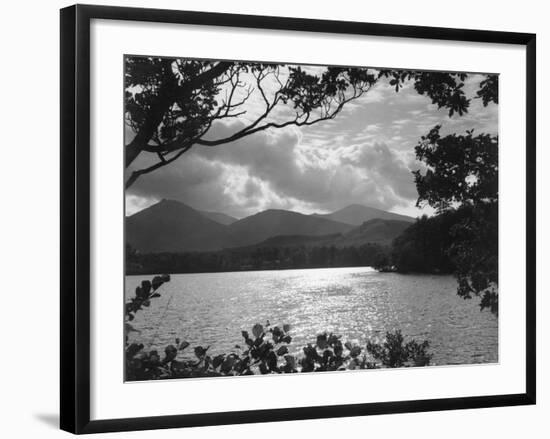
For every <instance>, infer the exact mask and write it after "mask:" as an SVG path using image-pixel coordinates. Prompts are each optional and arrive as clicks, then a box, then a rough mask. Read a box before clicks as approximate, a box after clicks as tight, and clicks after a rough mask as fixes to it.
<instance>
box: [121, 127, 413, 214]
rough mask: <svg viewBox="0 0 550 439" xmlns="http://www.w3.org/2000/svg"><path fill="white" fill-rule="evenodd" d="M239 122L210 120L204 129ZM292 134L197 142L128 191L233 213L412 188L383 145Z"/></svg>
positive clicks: (396, 197) (398, 201)
mask: <svg viewBox="0 0 550 439" xmlns="http://www.w3.org/2000/svg"><path fill="white" fill-rule="evenodd" d="M241 126H242V125H241V124H239V123H235V124H233V125H232V126H223V125H218V126H216V127H214V129H213V130H212V131H213V132H212V133H211V135H210V137H211V138H218V137H220V138H221V137H224V136H226V135H227V134H229V133H231V132H235V131H236V130H238V129H239V128H240V127H241ZM300 141H301V138H300V134H299V132H298V131H297V130H293V129H288V130H279V131H277V130H275V131H272V132H267V131H266V132H261V133H258V134H255V135H253V136H249V137H245V138H243V139H241V140H239V141H237V142H234V143H232V144H226V145H222V146H218V147H200V146H197V147H195V148H194V149H192V150H191V151H189V152H188V153H186V154H185V155H184V156H182V158H181V159H180V160H178V161H176V162H175V163H174V164H171V165H169V166H167V167H166V168H164V169H163V170H162V172H155V173H152V174H149V175H146V176H144V177H142V178H141V179H140V180H138V182H137V183H136V184H135V185H134V186H133V187H132V188H131V189H130V191H129V193H130V194H131V195H135V196H139V197H142V198H148V199H151V200H158V199H160V198H174V199H178V200H181V201H184V202H186V203H188V204H190V205H191V206H193V207H196V208H199V209H204V210H218V211H223V212H227V213H229V214H231V215H235V216H238V217H241V216H246V215H248V214H250V213H254V212H255V211H257V210H262V209H265V208H286V209H293V208H296V209H297V210H309V211H326V210H335V209H339V208H341V207H344V206H346V205H348V204H352V203H362V204H367V205H371V206H374V207H379V208H384V209H390V208H392V207H394V206H396V205H403V204H404V203H405V200H404V199H410V198H413V197H414V196H415V195H416V192H415V189H414V184H413V182H412V175H411V173H410V170H409V169H408V168H406V167H405V165H404V164H403V163H402V162H401V161H400V159H399V157H398V156H397V155H396V154H395V153H392V152H391V151H390V150H389V148H388V147H387V146H385V145H382V144H375V145H354V146H352V147H335V148H329V149H320V148H318V147H317V146H316V145H315V144H312V145H309V146H308V145H305V146H304V145H301V144H300ZM142 160H143V159H142ZM137 165H139V163H137V164H136V166H137ZM143 165H144V163H143V162H142V163H141V164H140V166H143Z"/></svg>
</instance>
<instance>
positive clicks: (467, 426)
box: [0, 0, 550, 439]
mask: <svg viewBox="0 0 550 439" xmlns="http://www.w3.org/2000/svg"><path fill="white" fill-rule="evenodd" d="M88 3H99V4H112V5H120V6H142V7H159V8H160V7H162V8H172V9H188V10H205V11H217V12H231V13H243V14H263V15H282V16H285V15H286V16H300V17H308V18H320V19H337V20H358V21H371V22H382V23H396V24H415V25H430V26H445V27H466V28H483V29H490V30H508V31H519V32H535V33H537V38H538V53H537V56H538V72H537V74H538V77H539V83H538V93H537V97H538V110H537V111H538V118H537V119H538V125H539V130H538V166H537V167H538V206H539V208H538V215H537V216H538V224H539V226H538V245H539V250H538V264H537V265H538V272H539V276H538V323H539V324H538V343H537V344H538V352H539V361H538V371H539V373H538V393H539V397H538V401H539V402H538V404H537V406H535V407H533V406H530V407H509V408H494V409H483V410H465V411H454V412H437V413H422V414H405V415H386V416H371V417H362V418H346V419H324V420H315V421H301V422H284V423H276V424H270V425H265V424H256V425H241V426H223V427H208V428H199V429H187V430H185V431H182V430H168V431H161V432H158V431H157V432H137V433H125V434H124V436H129V437H130V436H131V437H144V438H145V437H151V438H152V437H155V438H157V437H158V438H170V437H181V435H182V434H185V435H186V437H189V438H214V437H219V436H220V435H222V436H223V437H253V436H258V437H259V436H261V437H262V438H275V437H281V436H292V437H301V436H303V437H312V436H315V437H317V438H325V437H326V438H328V437H342V436H346V437H348V436H353V435H357V437H367V436H372V437H388V438H398V437H407V438H411V439H412V438H423V439H425V438H445V439H451V438H461V439H463V438H464V437H469V438H477V437H483V438H485V437H500V438H515V437H524V436H527V437H545V434H548V430H549V428H548V424H547V422H545V421H546V419H545V417H544V415H545V414H546V415H548V414H550V380H549V379H548V375H547V374H545V373H544V372H545V369H546V370H548V367H549V366H548V365H549V354H550V350H549V343H548V339H549V335H550V334H549V331H550V324H549V323H548V321H547V320H545V319H544V317H545V314H547V313H548V312H550V306H549V303H550V302H549V301H548V300H547V299H546V298H545V294H544V293H545V290H546V289H548V286H549V283H550V277H549V275H548V274H547V273H548V269H547V266H548V264H549V263H550V254H549V252H548V251H547V250H543V249H544V248H548V247H549V246H550V234H549V232H548V231H547V230H546V228H545V227H544V225H545V224H546V223H547V221H548V218H549V216H550V208H549V207H548V204H547V203H545V201H546V199H547V197H548V194H549V192H550V173H548V172H546V168H547V166H548V165H549V164H550V153H549V152H548V150H545V149H544V148H543V147H542V146H543V145H545V144H547V143H548V131H546V126H545V125H544V123H543V122H544V121H546V120H547V119H548V116H549V114H548V111H547V110H546V108H545V105H544V103H545V101H546V100H547V99H550V89H549V87H548V84H547V83H545V82H543V78H544V77H545V76H547V75H548V70H549V67H550V66H549V62H550V57H549V56H548V53H549V48H550V28H548V26H547V20H548V17H549V16H550V15H549V14H548V12H549V10H550V8H546V7H545V5H544V2H541V1H535V0H524V1H522V2H521V3H518V2H506V3H505V2H502V1H500V2H499V1H483V2H481V1H479V0H463V1H461V2H447V3H444V2H442V1H441V0H439V1H437V0H436V1H431V0H416V1H414V2H413V1H404V0H393V1H392V2H386V1H384V2H374V1H365V2H360V1H357V0H355V1H354V0H338V1H337V2H335V1H328V0H317V1H315V2H313V1H311V2H305V1H302V2H298V1H296V0H279V1H277V2H258V1H253V0H233V1H230V2H228V1H227V0H226V1H224V0H201V1H189V0H188V1H184V0H180V1H175V0H172V1H171V0H157V1H155V2H153V1H144V0H141V1H124V0H116V1H109V0H103V1H100V2H95V1H92V0H90V1H88ZM68 4H70V3H69V2H64V1H59V0H55V1H49V2H40V1H36V0H31V1H29V0H27V1H21V2H18V3H15V2H10V3H8V4H5V5H3V9H2V14H1V20H2V22H1V26H0V32H1V39H0V42H1V43H0V44H1V48H2V50H1V51H0V112H1V114H2V117H1V119H0V120H1V121H2V123H1V125H0V130H1V133H2V142H1V143H0V145H1V146H0V148H1V149H0V157H1V159H0V188H1V191H0V197H1V200H0V201H1V204H0V206H1V207H0V213H1V215H0V234H1V235H0V269H1V273H2V280H3V281H4V282H3V287H4V288H3V291H2V300H1V301H0V326H1V332H0V351H1V352H2V353H1V354H0V377H1V384H0V404H1V406H0V409H1V411H0V413H1V416H0V419H1V421H0V431H2V436H4V437H41V438H50V437H61V436H63V435H66V433H63V432H60V431H58V429H57V422H58V421H57V419H58V401H59V398H58V384H59V383H58V367H59V364H58V353H59V347H58V331H59V329H58V321H59V311H58V302H59V300H58V299H59V295H58V289H59V275H58V273H59V262H58V260H59V232H58V229H59V227H58V224H59V215H58V212H59V195H58V192H59V149H58V148H59V146H58V145H59V128H58V127H59V119H58V103H59V99H58V96H59V85H58V83H59V80H58V75H59V69H58V65H59V49H58V46H59V44H58V39H59V37H58V29H59V19H58V15H59V14H58V9H59V8H61V7H63V6H66V5H68ZM545 375H546V376H545ZM150 403H154V402H153V401H151V402H150ZM105 436H106V437H107V436H108V437H122V436H123V435H121V434H119V435H117V436H115V435H112V434H111V435H105Z"/></svg>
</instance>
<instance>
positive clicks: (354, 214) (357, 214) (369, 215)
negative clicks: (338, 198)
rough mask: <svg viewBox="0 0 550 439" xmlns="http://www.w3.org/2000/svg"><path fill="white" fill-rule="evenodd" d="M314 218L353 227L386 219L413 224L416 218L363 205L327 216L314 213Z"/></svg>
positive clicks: (350, 207)
mask: <svg viewBox="0 0 550 439" xmlns="http://www.w3.org/2000/svg"><path fill="white" fill-rule="evenodd" d="M313 216H316V217H318V218H325V219H329V220H332V221H339V222H341V223H346V224H351V225H353V226H359V225H361V224H363V223H364V222H365V221H370V220H372V219H385V220H398V221H406V222H409V223H412V222H414V221H415V219H414V218H412V217H410V216H406V215H399V214H397V213H392V212H386V211H385V210H380V209H376V208H374V207H368V206H363V205H361V204H351V205H349V206H347V207H344V208H343V209H340V210H337V211H336V212H332V213H327V214H317V213H314V214H313Z"/></svg>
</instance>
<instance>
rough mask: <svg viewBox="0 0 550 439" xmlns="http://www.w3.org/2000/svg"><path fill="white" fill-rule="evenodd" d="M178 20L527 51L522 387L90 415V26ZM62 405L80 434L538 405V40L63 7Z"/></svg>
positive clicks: (65, 421) (63, 418) (64, 424)
mask: <svg viewBox="0 0 550 439" xmlns="http://www.w3.org/2000/svg"><path fill="white" fill-rule="evenodd" d="M93 19H105V20H131V21H142V22H159V23H181V24H194V25H207V26H229V27H240V28H255V29H276V30H292V31H305V32H312V33H315V32H325V33H327V32H328V33H335V34H357V35H372V36H384V37H405V38H420V39H438V40H453V41H463V42H486V43H503V44H513V45H521V46H525V47H526V59H527V62H526V66H525V68H526V83H527V88H526V99H527V100H526V109H527V112H526V147H527V151H526V154H527V157H526V158H527V170H526V171H527V182H526V184H527V194H526V202H527V211H526V218H527V224H526V242H527V248H526V254H527V259H526V268H527V285H526V292H527V297H526V322H527V326H526V357H525V364H526V376H525V388H526V392H525V393H518V394H508V395H495V396H479V397H460V398H446V399H430V400H416V401H393V402H383V403H367V404H346V405H334V406H317V407H300V408H284V409H270V410H254V411H240V412H224V413H219V412H216V413H201V414H181V415H174V416H151V417H140V418H128V419H105V420H90V395H91V392H90V360H91V358H90V351H89V346H90V306H89V305H90V213H91V210H90V22H91V20H93ZM60 67H61V115H60V121H61V127H60V129H61V212H60V213H61V223H60V227H61V273H60V275H61V358H60V360H61V375H60V378H61V388H60V393H61V398H60V400H61V404H60V412H61V413H60V424H61V428H62V429H63V430H66V431H69V432H72V433H76V434H81V433H99V432H113V431H129V430H145V429H159V428H173V427H192V426H207V425H219V424H239V423H250V422H268V421H269V422H272V421H283V420H302V419H313V418H325V417H346V416H364V415H374V414H387V413H403V412H425V411H437V410H451V409H471V408H481V407H497V406H515V405H528V404H535V400H536V369H535V368H536V351H535V346H536V339H535V335H536V334H535V328H536V320H535V319H536V316H535V279H536V277H535V275H536V273H535V257H536V248H535V244H536V236H535V216H536V215H535V213H536V211H535V209H536V206H535V199H536V192H535V190H536V188H535V181H536V174H535V144H536V122H535V120H536V115H535V111H536V76H535V75H536V74H535V71H536V36H535V35H534V34H530V33H513V32H496V31H482V30H465V29H448V28H436V27H421V26H402V25H388V24H375V23H359V22H343V21H328V20H311V19H303V18H286V17H284V18H283V17H266V16H252V15H233V14H220V13H205V12H188V11H175V10H159V9H141V8H125V7H107V6H89V5H75V6H70V7H67V8H64V9H62V10H61V65H60Z"/></svg>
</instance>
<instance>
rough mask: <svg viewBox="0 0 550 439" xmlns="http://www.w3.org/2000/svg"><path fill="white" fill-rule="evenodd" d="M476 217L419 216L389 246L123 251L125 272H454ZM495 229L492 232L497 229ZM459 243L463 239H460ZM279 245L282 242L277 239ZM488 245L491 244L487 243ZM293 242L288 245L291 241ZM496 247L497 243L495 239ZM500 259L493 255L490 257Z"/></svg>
mask: <svg viewBox="0 0 550 439" xmlns="http://www.w3.org/2000/svg"><path fill="white" fill-rule="evenodd" d="M471 218H475V210H474V211H473V210H472V209H471V208H461V209H458V210H449V211H446V212H444V213H440V214H438V215H434V216H432V217H427V216H423V217H421V218H419V219H417V221H416V222H415V223H413V224H412V225H411V226H410V227H408V228H407V229H405V231H404V232H403V233H402V234H401V235H399V236H398V237H397V238H396V239H394V240H393V242H392V244H391V246H388V245H380V244H375V243H370V244H364V245H361V246H356V247H353V246H350V247H336V246H334V245H330V246H315V245H294V246H293V245H291V244H290V243H284V244H280V245H279V246H253V247H244V248H238V249H226V250H220V251H211V252H184V253H146V254H142V253H139V252H136V251H135V250H133V249H132V248H131V247H129V246H127V249H126V252H127V253H126V254H127V258H126V261H127V264H126V273H127V274H129V275H132V274H140V275H141V274H154V273H204V272H219V271H241V270H278V269H293V268H294V269H297V268H328V267H360V266H370V267H374V268H376V269H378V270H381V271H395V272H398V273H441V274H446V273H454V272H455V271H456V270H457V266H456V261H457V257H456V253H457V250H460V249H459V248H457V245H458V242H460V241H458V242H457V238H461V237H460V236H458V235H457V226H460V228H458V230H461V233H462V234H464V230H466V231H468V230H470V229H471V233H475V228H474V227H473V225H474V223H472V227H469V226H468V223H469V222H471ZM495 230H496V227H495ZM461 239H463V237H462V238H461ZM279 241H280V239H279ZM487 241H488V242H487V244H486V245H495V244H494V243H493V241H491V240H487ZM290 242H291V241H290ZM495 242H497V241H496V238H495ZM493 253H494V254H498V252H497V250H495V251H494V252H493Z"/></svg>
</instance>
